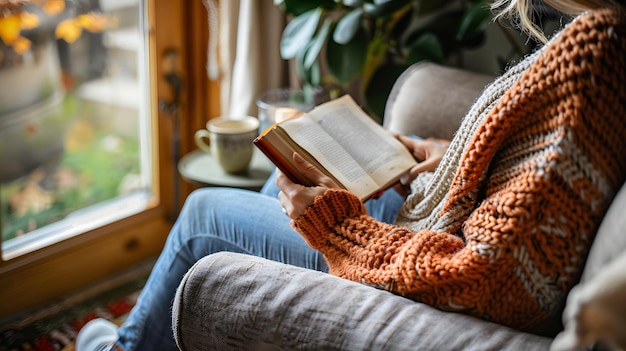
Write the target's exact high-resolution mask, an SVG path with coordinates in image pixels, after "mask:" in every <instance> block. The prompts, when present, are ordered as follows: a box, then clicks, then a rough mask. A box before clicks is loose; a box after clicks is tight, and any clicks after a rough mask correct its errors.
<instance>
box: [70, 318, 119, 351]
mask: <svg viewBox="0 0 626 351" xmlns="http://www.w3.org/2000/svg"><path fill="white" fill-rule="evenodd" d="M117 329H118V327H117V325H115V324H113V323H111V322H109V321H108V320H106V319H103V318H96V319H94V320H92V321H89V322H88V323H87V324H85V326H84V327H82V328H81V330H80V331H79V332H78V335H76V348H75V350H76V351H106V350H110V349H111V346H113V342H115V340H117Z"/></svg>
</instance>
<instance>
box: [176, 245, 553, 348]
mask: <svg viewBox="0 0 626 351" xmlns="http://www.w3.org/2000/svg"><path fill="white" fill-rule="evenodd" d="M172 323H173V328H174V335H175V338H176V341H177V343H178V346H179V347H180V348H181V350H209V349H218V350H283V349H288V350H289V349H299V350H339V349H340V350H405V349H406V350H408V349H410V350H461V349H462V350H481V351H483V350H533V349H542V350H547V349H548V348H549V347H550V341H551V340H550V339H549V338H545V337H540V336H536V335H532V334H526V333H521V332H518V331H515V330H513V329H510V328H506V327H503V326H500V325H497V324H494V323H489V322H486V321H483V320H480V319H476V318H473V317H470V316H466V315H462V314H456V313H447V312H442V311H439V310H436V309H434V308H432V307H429V306H427V305H424V304H421V303H417V302H414V301H412V300H409V299H405V298H403V297H400V296H397V295H394V294H391V293H389V292H386V291H382V290H378V289H375V288H372V287H368V286H365V285H361V284H357V283H354V282H350V281H347V280H344V279H340V278H337V277H335V276H331V275H329V274H325V273H321V272H316V271H311V270H307V269H303V268H299V267H294V266H290V265H286V264H282V263H278V262H273V261H269V260H266V259H262V258H258V257H254V256H249V255H243V254H235V253H226V252H222V253H217V254H213V255H209V256H207V257H205V258H204V259H202V260H200V261H198V262H197V263H196V264H195V265H194V266H193V267H192V268H191V269H190V270H189V272H188V273H187V274H186V275H185V277H184V278H183V280H182V282H181V284H180V286H179V288H178V291H177V294H176V298H175V300H174V305H173V311H172Z"/></svg>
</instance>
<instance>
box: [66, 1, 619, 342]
mask: <svg viewBox="0 0 626 351" xmlns="http://www.w3.org/2000/svg"><path fill="white" fill-rule="evenodd" d="M545 2H546V3H547V4H549V5H552V6H553V7H555V8H557V9H559V10H561V11H564V12H567V13H570V14H580V13H582V12H585V11H589V10H591V11H589V12H588V13H585V14H582V15H580V16H578V17H577V18H576V19H575V20H574V21H573V22H572V23H570V24H569V25H568V26H567V27H566V28H565V29H563V30H562V31H561V32H560V33H559V34H558V35H556V37H555V38H553V39H552V40H551V41H550V42H548V43H547V44H546V45H545V46H544V47H543V48H542V49H541V50H539V51H538V52H536V53H534V54H532V55H530V56H529V57H527V58H526V59H524V60H523V61H522V62H520V63H519V64H517V65H516V66H515V67H512V68H511V69H509V70H508V71H507V72H506V73H505V74H504V75H503V76H502V77H500V78H499V79H497V80H496V81H495V82H494V83H493V84H492V85H491V86H490V87H488V88H487V89H486V90H485V92H484V93H483V95H482V97H481V98H480V99H479V100H478V101H477V102H476V103H475V105H474V106H473V108H472V109H471V110H470V112H469V113H468V115H467V116H466V118H465V119H464V121H463V124H462V126H461V128H460V130H459V132H458V133H457V135H456V136H455V138H454V140H452V142H451V144H450V146H449V147H448V148H447V150H446V149H445V147H442V146H441V145H439V144H438V143H430V142H423V141H416V140H412V139H409V138H404V137H399V138H400V140H401V141H402V142H403V143H404V144H405V145H406V146H407V148H408V149H409V150H411V151H412V153H413V154H414V155H415V157H416V159H417V160H418V161H421V162H420V163H419V165H418V166H417V167H416V168H415V169H413V170H411V172H409V174H408V175H407V176H406V177H405V178H404V179H402V180H401V184H400V185H401V186H399V187H398V188H399V189H400V190H401V189H405V186H409V185H410V193H409V194H408V196H407V197H406V199H404V198H403V197H401V196H399V195H397V194H395V193H394V192H392V191H388V192H387V193H385V197H384V198H383V199H381V200H378V201H379V202H370V201H368V202H367V203H366V204H365V205H363V204H362V203H361V202H360V201H359V200H358V199H357V198H356V197H355V196H354V195H353V194H351V193H349V192H346V191H344V190H339V189H337V186H336V184H334V183H333V181H332V180H330V179H328V178H326V177H324V176H323V175H322V174H320V173H319V172H317V171H316V170H315V169H314V168H313V167H311V166H310V165H308V164H306V163H305V162H304V161H302V159H301V158H300V157H299V156H298V155H297V154H296V155H294V160H296V161H298V162H299V163H300V167H301V170H302V171H303V172H307V173H308V174H309V175H310V177H312V179H317V182H316V183H317V184H318V185H317V186H314V187H303V186H300V185H298V184H294V183H292V182H291V181H289V179H288V178H286V177H285V176H284V175H282V174H280V173H278V174H277V177H276V184H277V185H278V187H279V188H280V190H281V191H280V193H279V194H278V199H279V200H276V199H275V198H272V197H269V196H266V195H259V194H256V193H252V192H246V191H240V190H232V189H231V190H226V189H208V190H201V191H198V192H196V193H194V194H192V195H191V196H190V197H189V198H188V200H187V202H186V205H185V207H184V209H183V211H182V213H181V216H180V218H179V219H178V221H177V223H176V224H175V226H174V228H173V229H172V232H171V235H170V237H169V238H168V241H167V243H166V246H165V248H164V250H163V253H162V254H161V256H160V258H159V260H158V261H157V263H156V265H155V267H154V270H153V272H152V274H151V276H150V278H149V280H148V282H147V284H146V286H145V288H144V289H143V291H142V294H141V296H140V297H139V300H138V303H137V305H136V306H135V308H134V309H133V311H132V312H131V314H130V316H129V318H128V319H127V321H126V322H125V323H124V325H123V326H122V327H121V328H120V329H119V330H117V328H116V327H114V326H112V325H110V324H108V323H106V322H103V321H101V320H96V321H94V322H92V323H90V324H88V325H87V326H86V327H85V328H83V330H82V331H81V333H80V334H79V337H78V340H77V350H78V351H82V350H91V349H94V348H95V347H96V346H99V344H106V343H107V342H113V341H114V342H115V343H114V345H113V346H111V345H108V346H105V347H106V348H105V349H121V350H159V349H172V348H173V347H174V344H173V341H172V332H171V330H170V325H169V321H170V318H169V307H170V303H171V300H172V298H173V296H174V291H175V289H176V286H177V284H178V282H179V281H180V279H181V277H182V275H183V274H184V273H185V272H186V270H187V269H188V268H189V267H191V265H192V264H193V263H194V262H195V261H197V260H198V259H200V258H201V257H203V256H205V255H208V254H210V253H213V252H216V251H223V250H228V251H237V252H246V253H250V254H254V255H260V256H263V257H266V258H270V259H274V260H278V261H282V262H286V263H290V264H295V265H299V266H303V267H307V268H311V269H319V270H327V269H328V270H329V271H330V273H332V274H336V275H339V276H341V277H344V278H347V279H351V280H356V281H359V282H365V283H367V284H371V285H374V286H377V287H381V288H384V289H388V290H390V291H392V292H394V293H397V294H400V295H404V296H407V297H409V298H412V299H415V300H418V301H422V302H425V303H428V304H430V305H433V306H435V307H438V308H441V309H446V310H455V311H463V312H465V313H468V314H471V315H475V316H477V317H480V318H486V319H490V320H493V321H496V322H499V323H502V324H505V325H509V326H511V327H514V328H519V329H524V330H528V329H531V328H532V327H533V326H535V325H537V324H539V323H541V322H542V321H544V320H545V319H546V318H547V316H549V315H550V314H552V313H555V312H556V310H557V309H558V306H559V305H560V303H562V301H563V299H564V297H565V296H566V294H567V291H568V290H569V289H570V288H571V286H572V285H573V284H574V282H575V280H576V278H577V275H578V274H579V272H580V270H581V268H582V264H583V261H584V255H585V253H586V249H587V248H588V247H589V245H590V243H591V240H592V238H593V235H594V233H595V231H596V229H597V226H598V224H599V222H600V220H601V219H602V216H603V214H604V211H605V209H606V207H607V205H608V203H609V202H610V200H611V199H612V197H613V196H614V194H615V193H616V191H617V189H618V187H619V186H621V185H622V184H623V182H624V179H626V155H623V150H625V149H626V141H624V140H622V138H621V136H623V135H624V132H625V131H626V122H625V120H626V119H625V118H624V116H626V107H625V106H624V101H626V88H625V87H624V84H623V82H624V81H625V80H626V76H625V75H626V73H625V72H624V69H623V64H624V62H625V61H626V60H624V55H625V53H626V50H625V49H626V16H625V15H624V12H623V11H624V10H623V6H624V4H623V2H615V1H600V0H593V1H585V0H578V1H575V0H550V1H548V0H546V1H545ZM494 6H495V7H497V8H502V7H504V10H503V11H504V12H502V14H503V15H513V16H518V17H517V18H519V21H520V24H521V25H522V27H523V28H526V29H527V30H529V31H530V32H531V33H536V28H534V27H533V26H532V24H530V22H529V20H528V18H527V15H526V14H528V13H531V10H532V8H531V6H532V3H531V2H527V1H522V0H517V1H513V0H512V1H505V0H499V1H496V2H495V4H494ZM444 153H445V154H444ZM269 188H270V187H269V186H268V187H267V188H266V189H264V192H265V193H266V194H267V193H269ZM232 199H235V201H232ZM402 200H404V202H403V204H402V205H401V206H400V205H398V204H399V203H401V202H402ZM279 201H280V202H279ZM379 204H384V206H379ZM281 207H282V209H281ZM283 211H285V212H286V213H287V214H288V216H289V217H290V218H291V219H292V221H291V226H293V228H295V229H296V230H297V232H298V233H299V234H298V233H296V232H294V231H293V230H292V229H291V228H290V227H289V225H290V222H289V218H287V216H285V215H284V214H283ZM242 214H243V215H242ZM396 214H397V217H396ZM393 218H395V224H389V223H390V222H391V220H390V219H393ZM357 228H358V229H357ZM354 238H358V240H353V239H354ZM307 244H308V245H307ZM322 255H323V257H322ZM511 301H515V303H510V302H511Z"/></svg>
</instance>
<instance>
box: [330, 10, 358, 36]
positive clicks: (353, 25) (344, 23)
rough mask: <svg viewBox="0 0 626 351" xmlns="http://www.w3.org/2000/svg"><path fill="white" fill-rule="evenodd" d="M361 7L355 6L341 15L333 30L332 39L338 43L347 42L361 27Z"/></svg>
mask: <svg viewBox="0 0 626 351" xmlns="http://www.w3.org/2000/svg"><path fill="white" fill-rule="evenodd" d="M362 19H363V9H360V8H357V9H354V10H352V11H350V12H348V13H347V14H346V15H344V16H343V17H341V18H340V19H339V21H338V22H337V27H335V30H334V31H333V40H334V41H335V42H337V43H338V44H344V45H345V44H347V43H348V42H349V41H350V40H352V38H353V37H354V35H355V34H356V33H357V32H358V31H359V28H361V20H362Z"/></svg>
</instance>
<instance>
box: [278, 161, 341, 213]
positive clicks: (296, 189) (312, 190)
mask: <svg viewBox="0 0 626 351" xmlns="http://www.w3.org/2000/svg"><path fill="white" fill-rule="evenodd" d="M293 160H294V163H295V165H296V168H297V169H298V171H300V172H301V173H302V174H304V175H305V176H306V177H307V178H309V179H310V180H311V181H312V182H313V183H314V184H315V185H314V186H310V187H307V186H304V185H300V184H296V183H294V182H292V181H291V180H290V179H289V178H288V177H287V176H286V175H285V174H283V173H282V172H281V171H280V170H277V171H276V185H277V186H278V188H279V189H280V192H279V193H278V200H280V203H281V204H282V206H283V209H284V211H285V213H286V214H287V215H288V216H289V217H290V218H292V219H296V218H298V217H300V216H301V215H302V214H304V211H305V210H306V209H307V207H309V206H311V205H312V204H313V201H314V200H315V197H316V196H319V195H322V194H324V192H325V191H326V190H327V189H330V188H339V185H338V184H337V183H335V181H334V180H332V179H331V178H329V177H327V176H326V175H324V173H322V172H320V171H319V170H318V169H317V168H315V166H313V165H312V164H310V163H308V162H307V161H306V160H305V159H303V158H302V156H300V155H299V154H297V153H294V154H293Z"/></svg>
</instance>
